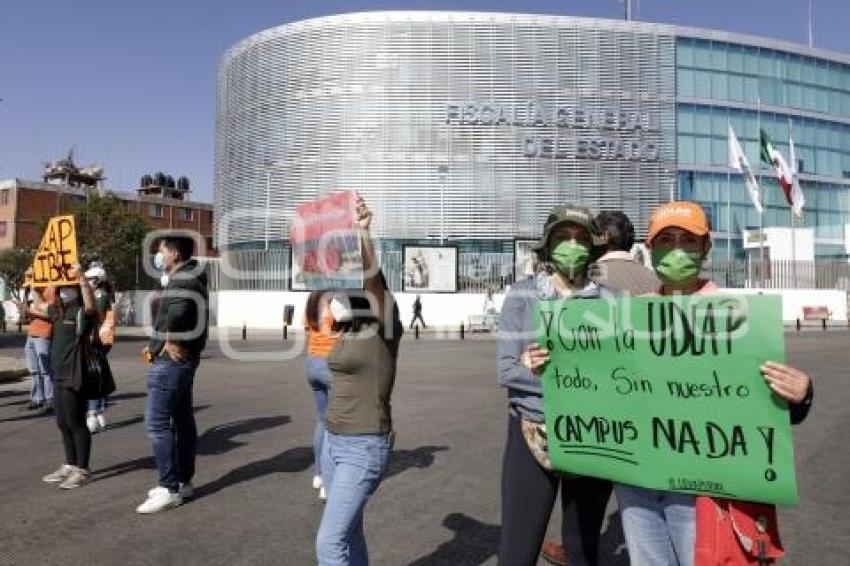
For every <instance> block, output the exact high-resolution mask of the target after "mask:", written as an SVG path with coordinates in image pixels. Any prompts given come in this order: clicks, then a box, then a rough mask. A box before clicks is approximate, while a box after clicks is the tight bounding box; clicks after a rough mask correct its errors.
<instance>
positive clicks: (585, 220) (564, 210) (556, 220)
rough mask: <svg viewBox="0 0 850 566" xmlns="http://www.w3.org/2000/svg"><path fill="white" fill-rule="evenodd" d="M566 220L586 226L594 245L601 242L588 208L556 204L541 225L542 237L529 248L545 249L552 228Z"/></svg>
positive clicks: (538, 250)
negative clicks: (544, 222)
mask: <svg viewBox="0 0 850 566" xmlns="http://www.w3.org/2000/svg"><path fill="white" fill-rule="evenodd" d="M567 222H572V223H573V224H578V225H579V226H582V227H583V228H586V229H587V231H588V232H590V237H591V238H592V239H593V245H594V246H597V245H599V244H601V243H602V242H601V240H600V238H599V229H598V228H597V227H596V222H595V221H594V220H593V214H591V212H590V209H589V208H587V207H585V206H575V205H571V204H566V205H559V206H556V207H555V208H553V209H552V212H550V213H549V217H548V218H547V219H546V224H545V225H544V226H543V237H542V238H540V241H539V242H537V243H536V244H534V245H533V246H532V247H531V249H532V250H534V251H535V252H541V251H543V250H545V249H546V246H547V245H548V243H549V236H550V235H551V234H552V230H554V229H555V227H557V226H560V225H561V224H566V223H567Z"/></svg>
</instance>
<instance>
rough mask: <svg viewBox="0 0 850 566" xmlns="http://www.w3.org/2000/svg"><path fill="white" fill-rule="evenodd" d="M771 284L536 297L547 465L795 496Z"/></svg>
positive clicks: (689, 486)
mask: <svg viewBox="0 0 850 566" xmlns="http://www.w3.org/2000/svg"><path fill="white" fill-rule="evenodd" d="M781 313H782V299H781V297H779V296H770V295H765V296H749V295H725V294H724V295H713V296H712V295H692V296H683V297H638V298H631V299H629V298H620V299H611V300H601V299H593V300H584V301H575V300H569V299H567V300H560V301H542V302H541V303H540V307H539V310H538V313H537V319H536V324H537V326H536V328H537V329H538V331H537V332H538V343H539V344H540V345H541V346H543V347H545V348H547V349H548V350H549V356H550V357H549V362H548V363H547V365H546V366H545V369H544V371H543V374H542V376H541V381H542V386H543V405H544V413H545V420H546V432H547V439H548V448H549V455H550V457H551V459H552V464H553V466H554V468H555V469H558V470H562V471H567V472H572V473H577V474H582V475H589V476H594V477H600V478H605V479H610V480H613V481H616V482H619V483H625V484H630V485H637V486H641V487H647V488H652V489H662V490H669V491H677V492H682V493H689V494H703V495H711V496H717V497H725V498H733V499H742V500H747V501H760V502H766V503H776V504H782V505H794V504H796V503H797V483H796V476H795V469H794V447H793V439H792V436H791V424H790V419H789V416H788V407H787V404H786V402H785V401H784V400H783V399H781V398H780V397H779V396H777V395H776V394H775V393H774V392H773V391H772V390H771V388H770V387H769V386H768V384H767V383H766V381H765V379H764V377H763V375H762V373H761V369H760V368H761V366H762V364H764V362H766V361H776V362H783V361H784V359H785V351H784V335H783V327H782V318H781Z"/></svg>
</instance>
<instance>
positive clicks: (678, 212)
mask: <svg viewBox="0 0 850 566" xmlns="http://www.w3.org/2000/svg"><path fill="white" fill-rule="evenodd" d="M671 226H675V227H676V228H682V229H683V230H687V231H688V232H691V233H692V234H696V235H697V236H705V235H706V234H708V233H709V232H710V231H711V228H710V227H709V225H708V218H707V217H706V215H705V211H704V210H703V209H702V207H701V206H700V205H698V204H697V203H695V202H691V201H685V200H680V201H673V202H668V203H665V204H662V205H661V206H659V207H658V208H657V209H656V210H655V212H653V213H652V217H651V218H650V219H649V236H648V237H647V239H646V240H647V242H651V241H652V239H653V238H655V236H657V235H658V233H659V232H661V231H662V230H664V229H665V228H670V227H671Z"/></svg>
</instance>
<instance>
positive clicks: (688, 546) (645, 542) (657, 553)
mask: <svg viewBox="0 0 850 566" xmlns="http://www.w3.org/2000/svg"><path fill="white" fill-rule="evenodd" d="M614 491H615V492H616V494H617V503H618V504H619V507H620V519H621V520H622V521H623V532H624V533H625V535H626V545H627V546H628V548H629V559H630V561H631V564H632V566H693V563H694V543H695V542H696V508H695V506H694V504H695V501H696V498H695V497H694V496H693V495H687V494H684V493H674V492H672V491H660V490H656V489H647V488H643V487H636V486H632V485H624V484H616V485H615V486H614Z"/></svg>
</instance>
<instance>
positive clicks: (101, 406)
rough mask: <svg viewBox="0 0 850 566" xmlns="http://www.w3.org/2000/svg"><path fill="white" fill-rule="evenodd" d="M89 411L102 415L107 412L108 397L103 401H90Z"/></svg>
mask: <svg viewBox="0 0 850 566" xmlns="http://www.w3.org/2000/svg"><path fill="white" fill-rule="evenodd" d="M88 407H89V411H91V412H93V413H102V412H104V411H106V397H104V398H103V399H89V405H88Z"/></svg>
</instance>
